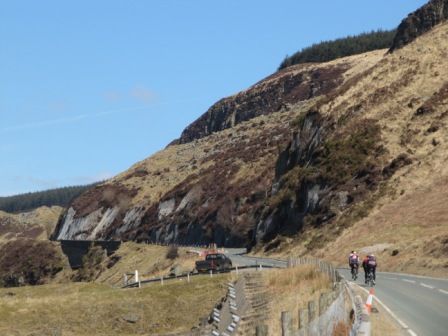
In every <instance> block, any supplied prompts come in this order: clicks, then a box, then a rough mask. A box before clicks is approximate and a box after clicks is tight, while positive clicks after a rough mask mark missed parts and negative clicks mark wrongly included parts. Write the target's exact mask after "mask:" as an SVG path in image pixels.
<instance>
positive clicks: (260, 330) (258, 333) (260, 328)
mask: <svg viewBox="0 0 448 336" xmlns="http://www.w3.org/2000/svg"><path fill="white" fill-rule="evenodd" d="M268 335H269V332H268V326H267V325H265V324H261V325H257V326H256V328H255V336H268Z"/></svg>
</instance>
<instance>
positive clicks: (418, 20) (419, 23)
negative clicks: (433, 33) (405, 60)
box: [389, 0, 448, 52]
mask: <svg viewBox="0 0 448 336" xmlns="http://www.w3.org/2000/svg"><path fill="white" fill-rule="evenodd" d="M447 19H448V0H431V1H429V2H428V3H427V4H426V5H424V6H423V7H421V8H419V9H418V10H416V11H415V12H413V13H411V14H409V15H408V17H407V18H405V19H404V20H403V21H402V22H401V23H400V25H399V26H398V29H397V34H396V35H395V38H394V41H393V44H392V46H391V48H390V50H389V51H391V52H392V51H394V50H396V49H399V48H401V47H403V46H404V45H406V44H408V43H410V42H412V41H413V40H415V39H416V38H417V37H418V36H420V35H422V34H424V33H426V32H427V31H429V30H431V28H433V27H434V26H436V25H438V24H439V23H441V22H444V21H446V20H447Z"/></svg>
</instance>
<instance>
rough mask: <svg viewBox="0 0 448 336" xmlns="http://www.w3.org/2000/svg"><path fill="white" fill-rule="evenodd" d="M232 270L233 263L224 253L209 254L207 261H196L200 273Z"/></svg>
mask: <svg viewBox="0 0 448 336" xmlns="http://www.w3.org/2000/svg"><path fill="white" fill-rule="evenodd" d="M230 268H232V261H231V260H230V259H229V258H228V257H227V256H226V255H225V254H222V253H210V254H207V256H206V257H205V260H199V261H196V270H197V271H198V272H200V273H201V272H209V271H213V272H223V271H227V270H229V269H230Z"/></svg>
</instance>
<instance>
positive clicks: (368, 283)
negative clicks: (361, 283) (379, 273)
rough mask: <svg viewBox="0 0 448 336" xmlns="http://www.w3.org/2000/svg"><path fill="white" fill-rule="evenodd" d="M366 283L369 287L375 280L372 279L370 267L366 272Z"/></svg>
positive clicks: (373, 284)
mask: <svg viewBox="0 0 448 336" xmlns="http://www.w3.org/2000/svg"><path fill="white" fill-rule="evenodd" d="M367 285H368V286H370V287H373V286H375V280H374V279H373V271H372V270H371V269H370V270H369V271H368V273H367Z"/></svg>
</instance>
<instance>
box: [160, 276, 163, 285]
mask: <svg viewBox="0 0 448 336" xmlns="http://www.w3.org/2000/svg"><path fill="white" fill-rule="evenodd" d="M160 283H161V285H162V286H163V275H162V276H161V277H160Z"/></svg>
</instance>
